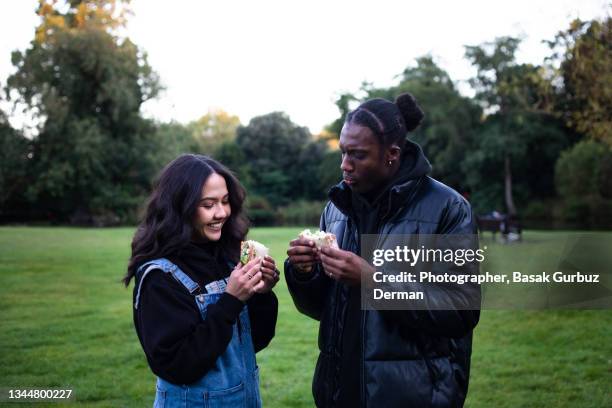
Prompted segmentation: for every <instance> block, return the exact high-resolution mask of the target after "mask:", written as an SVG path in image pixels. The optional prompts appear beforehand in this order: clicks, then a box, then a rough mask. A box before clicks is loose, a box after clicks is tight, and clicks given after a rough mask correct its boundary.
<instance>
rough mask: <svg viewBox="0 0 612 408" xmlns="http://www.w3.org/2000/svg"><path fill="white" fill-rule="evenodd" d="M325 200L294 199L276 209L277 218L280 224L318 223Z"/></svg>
mask: <svg viewBox="0 0 612 408" xmlns="http://www.w3.org/2000/svg"><path fill="white" fill-rule="evenodd" d="M323 208H325V201H304V200H300V201H296V202H295V203H293V204H290V205H288V206H286V207H281V208H279V209H278V210H277V212H276V213H277V220H278V222H279V223H280V224H282V225H300V226H301V225H314V226H316V225H319V220H320V218H321V213H322V212H323Z"/></svg>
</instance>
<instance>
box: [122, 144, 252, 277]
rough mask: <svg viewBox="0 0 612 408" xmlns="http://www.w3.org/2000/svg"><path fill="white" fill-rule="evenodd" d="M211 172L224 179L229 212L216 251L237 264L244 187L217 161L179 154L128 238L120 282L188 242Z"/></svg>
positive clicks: (245, 221) (246, 224) (242, 231)
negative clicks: (124, 270) (127, 254)
mask: <svg viewBox="0 0 612 408" xmlns="http://www.w3.org/2000/svg"><path fill="white" fill-rule="evenodd" d="M213 173H217V174H219V175H220V176H222V177H223V178H224V179H225V183H226V184H227V191H228V193H229V203H230V207H231V215H230V217H229V218H228V220H227V221H226V222H225V224H224V225H223V230H222V233H221V239H220V241H219V242H220V244H221V251H222V254H223V256H224V257H225V258H227V259H228V260H231V261H234V262H238V259H239V258H240V241H242V240H244V238H245V237H246V234H247V232H248V230H249V221H248V219H247V218H246V215H245V214H244V211H243V203H244V199H245V196H246V192H245V190H244V187H242V185H241V184H240V182H239V181H238V179H236V177H235V176H234V175H233V174H232V172H231V171H230V170H229V169H228V168H226V167H225V166H224V165H222V164H221V163H219V162H218V161H216V160H213V159H211V158H210V157H207V156H203V155H197V154H184V155H181V156H179V157H178V158H176V159H175V160H173V161H172V162H171V163H170V164H168V165H167V166H166V167H165V168H164V169H163V170H162V172H161V173H160V175H159V177H158V179H157V181H156V182H155V185H154V188H153V192H152V193H151V195H150V197H149V200H148V203H147V208H146V211H145V214H144V217H143V219H142V221H141V222H140V224H139V226H138V229H137V230H136V233H135V234H134V239H133V240H132V256H131V258H130V262H129V264H128V269H127V274H126V275H125V277H124V278H123V283H124V284H125V286H128V285H129V284H130V280H131V279H132V278H133V277H134V275H135V274H136V271H137V269H138V267H139V266H140V265H142V264H143V263H144V262H147V261H150V260H152V259H155V258H162V257H165V256H168V255H171V254H174V253H176V252H178V251H180V250H181V249H182V248H184V247H185V246H186V245H187V244H189V242H190V241H191V239H192V235H193V232H194V228H193V218H194V216H195V213H196V209H197V206H198V205H199V203H200V199H201V198H202V188H203V186H204V183H206V180H208V177H210V175H211V174H213Z"/></svg>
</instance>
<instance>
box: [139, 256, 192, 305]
mask: <svg viewBox="0 0 612 408" xmlns="http://www.w3.org/2000/svg"><path fill="white" fill-rule="evenodd" d="M154 269H160V270H162V271H163V272H165V273H170V274H171V275H172V277H173V278H174V279H175V280H176V281H177V282H178V283H180V284H181V285H183V286H184V287H185V289H187V290H188V291H189V293H191V294H193V293H196V292H198V291H199V290H200V286H199V285H198V284H197V283H195V282H194V281H193V280H192V279H191V278H190V277H189V276H187V274H186V273H185V272H183V271H182V270H181V268H179V267H178V266H176V265H175V264H173V263H172V262H170V261H169V260H167V259H166V258H159V259H154V260H152V261H149V262H147V263H144V264H143V265H141V266H140V267H139V268H138V270H137V271H136V274H139V273H141V272H142V276H141V278H140V282H139V283H138V291H137V292H136V299H135V300H134V309H138V302H139V300H140V290H141V289H142V283H143V282H144V280H145V278H146V276H147V275H148V273H149V272H151V271H152V270H154Z"/></svg>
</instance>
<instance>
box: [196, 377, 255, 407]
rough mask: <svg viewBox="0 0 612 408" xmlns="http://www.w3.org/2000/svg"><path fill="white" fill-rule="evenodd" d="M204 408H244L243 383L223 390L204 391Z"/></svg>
mask: <svg viewBox="0 0 612 408" xmlns="http://www.w3.org/2000/svg"><path fill="white" fill-rule="evenodd" d="M204 402H205V404H204V406H205V407H206V408H230V407H231V408H234V407H236V408H243V407H246V391H245V389H244V383H240V384H238V385H236V386H235V387H231V388H227V389H225V390H215V391H206V392H205V393H204Z"/></svg>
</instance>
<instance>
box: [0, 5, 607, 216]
mask: <svg viewBox="0 0 612 408" xmlns="http://www.w3.org/2000/svg"><path fill="white" fill-rule="evenodd" d="M127 11H128V8H127V4H126V2H121V1H118V0H102V1H100V0H98V1H76V0H75V1H69V2H66V3H65V4H64V5H63V7H60V6H58V4H57V2H54V1H51V0H42V1H41V2H40V5H39V8H38V10H37V13H38V15H39V16H40V25H39V26H38V27H37V28H36V32H35V36H34V39H33V40H32V41H31V43H30V45H29V47H28V48H27V49H26V50H25V51H15V52H13V55H12V62H13V64H14V66H15V68H16V72H15V73H14V74H13V75H11V76H10V77H9V78H8V80H7V83H6V84H5V85H4V89H3V90H4V92H3V95H4V96H3V98H5V99H7V100H8V101H9V102H12V103H14V104H15V106H25V107H26V109H27V111H28V112H30V113H31V114H32V115H33V116H34V117H35V118H36V119H37V123H38V124H37V126H36V127H35V128H34V129H33V131H32V132H29V133H28V132H26V131H25V130H24V129H15V128H13V127H11V125H10V123H9V121H8V117H7V114H6V113H4V112H2V111H0V191H2V195H1V197H0V220H2V221H5V222H10V221H45V222H57V223H77V224H95V225H111V224H119V223H133V222H135V221H136V220H137V218H138V212H139V210H140V208H141V206H142V203H143V200H144V198H145V197H146V195H147V194H148V191H149V190H150V187H151V183H152V181H153V179H154V178H155V175H156V174H157V173H158V172H159V170H160V169H161V168H162V167H163V166H164V165H165V164H166V163H168V162H169V161H170V160H172V159H173V158H175V157H176V156H177V155H178V154H180V153H183V152H194V153H202V154H207V155H210V156H213V157H215V158H217V159H219V160H220V161H221V162H223V163H224V164H226V165H227V166H228V167H230V168H231V169H232V170H233V171H234V172H235V173H236V174H237V175H238V177H239V178H240V180H241V181H242V182H243V183H244V184H245V186H246V187H247V189H248V191H249V198H248V203H247V206H248V210H249V213H250V216H251V218H252V219H253V220H254V221H255V223H256V224H259V225H263V224H271V223H275V222H279V219H280V221H284V222H298V223H299V222H312V220H313V219H314V220H316V218H317V217H318V213H319V212H320V210H321V201H322V200H324V199H325V197H326V191H327V189H328V188H329V187H330V186H331V185H333V184H334V183H336V182H338V181H339V178H340V170H339V165H340V153H339V151H338V150H337V148H335V144H336V143H337V137H338V135H339V132H340V129H341V127H342V124H343V121H344V118H345V115H346V114H347V113H348V112H349V111H350V109H352V108H354V107H355V106H356V105H357V104H358V103H359V102H360V101H362V100H365V99H369V98H373V97H384V98H388V99H393V98H395V96H397V95H398V94H400V93H402V92H406V91H408V92H411V93H412V94H413V95H414V96H415V97H416V98H417V100H418V101H419V103H420V104H421V105H422V107H423V109H424V111H425V112H426V118H425V121H424V122H423V124H422V125H421V127H420V128H419V129H418V130H417V131H416V132H415V133H414V134H413V135H411V137H412V138H413V139H414V140H415V141H416V142H418V143H419V144H421V145H422V146H423V149H424V151H425V153H426V154H427V156H428V157H429V159H430V161H431V162H432V164H433V174H432V176H433V177H435V178H437V179H439V180H441V181H443V182H444V183H446V184H448V185H450V186H452V187H453V188H455V189H456V190H457V191H459V192H460V193H462V194H464V195H465V196H466V197H468V198H469V200H470V202H471V203H472V205H473V207H474V209H475V212H476V213H484V212H489V211H492V210H498V211H501V212H508V213H510V214H513V215H517V216H521V217H533V218H551V217H554V218H562V219H568V220H585V219H592V220H593V221H595V222H610V217H611V215H610V214H612V211H611V210H612V185H611V184H610V183H612V177H611V176H612V136H611V135H610V121H611V112H610V106H611V103H610V102H611V99H612V96H611V94H610V91H609V86H608V84H609V83H611V81H610V79H611V78H610V75H611V72H612V70H611V69H610V67H611V65H612V64H611V53H610V51H611V50H610V48H611V47H612V41H611V40H612V33H611V20H610V18H609V17H607V18H605V19H602V20H593V21H579V20H576V21H574V22H572V23H571V25H570V27H569V28H567V29H565V30H563V31H560V32H559V33H558V35H557V36H555V38H553V39H551V40H550V41H548V44H549V46H550V50H551V53H550V55H549V56H548V57H547V58H543V60H542V63H541V64H540V65H533V64H525V63H519V62H517V60H516V55H515V54H516V51H517V49H518V47H519V45H520V40H519V39H517V38H513V37H501V38H496V39H494V40H493V41H491V42H487V43H484V44H479V45H473V46H466V48H465V57H466V58H467V59H468V60H469V61H470V62H471V63H472V64H473V66H474V67H475V68H476V75H475V76H474V78H471V80H470V81H469V83H470V86H471V88H472V89H473V91H474V96H473V97H466V96H464V95H462V94H461V93H460V92H459V91H458V89H457V84H456V82H455V81H453V79H452V78H451V77H450V76H449V74H448V73H447V72H446V71H445V70H444V69H442V68H441V67H440V66H439V65H438V64H437V63H436V61H435V59H434V58H433V57H431V56H428V55H426V56H422V57H420V58H417V59H416V63H415V64H412V65H409V66H408V67H407V68H406V69H405V70H404V71H403V72H401V73H400V74H399V75H398V77H397V81H396V84H395V85H393V86H390V87H386V88H380V87H376V86H374V85H372V84H370V83H363V84H361V86H360V87H359V88H358V89H356V90H355V91H354V92H351V93H345V94H341V95H339V97H338V98H337V101H336V105H337V107H338V109H339V112H340V114H339V116H338V118H337V120H335V121H334V122H333V123H331V124H330V125H329V126H328V127H327V129H326V131H324V132H323V134H321V135H312V134H311V133H310V132H309V130H308V129H307V128H305V127H303V126H300V125H298V124H295V123H293V122H292V121H291V120H290V118H289V117H288V116H287V115H286V114H284V113H283V112H272V113H268V114H265V115H262V116H258V117H255V118H253V119H251V120H250V122H249V123H248V124H244V125H243V124H241V123H240V121H239V119H238V118H237V117H236V116H232V115H231V114H228V113H226V112H223V111H211V112H208V113H207V114H205V115H204V116H202V117H201V118H200V119H198V120H195V121H193V122H191V123H188V124H181V123H176V122H170V123H159V122H156V121H154V120H151V119H146V118H144V117H143V116H142V114H141V112H140V108H141V106H142V104H143V103H144V102H146V101H147V100H149V99H151V98H155V97H156V96H157V95H158V94H159V93H160V91H161V90H162V89H163V87H162V85H161V82H160V79H159V77H158V75H157V74H156V73H155V71H154V69H153V68H152V67H151V66H150V65H149V63H148V60H147V55H146V52H145V51H144V50H142V49H141V48H139V47H138V46H137V45H135V44H134V43H132V42H131V41H130V40H129V38H126V37H124V36H121V35H120V34H119V33H120V32H121V30H120V28H121V27H124V26H125V21H126V18H125V17H126V13H127ZM606 220H607V221H606Z"/></svg>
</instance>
